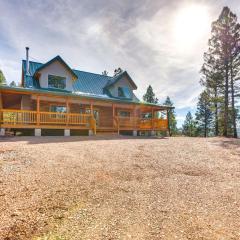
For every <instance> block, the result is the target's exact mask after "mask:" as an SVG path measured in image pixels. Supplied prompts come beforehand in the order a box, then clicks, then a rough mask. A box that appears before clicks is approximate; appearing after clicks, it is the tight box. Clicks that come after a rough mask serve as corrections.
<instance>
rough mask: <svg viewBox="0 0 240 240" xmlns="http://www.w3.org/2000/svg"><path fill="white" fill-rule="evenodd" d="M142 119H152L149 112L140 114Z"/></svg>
mask: <svg viewBox="0 0 240 240" xmlns="http://www.w3.org/2000/svg"><path fill="white" fill-rule="evenodd" d="M141 116H142V119H150V118H152V113H151V112H146V113H142V114H141Z"/></svg>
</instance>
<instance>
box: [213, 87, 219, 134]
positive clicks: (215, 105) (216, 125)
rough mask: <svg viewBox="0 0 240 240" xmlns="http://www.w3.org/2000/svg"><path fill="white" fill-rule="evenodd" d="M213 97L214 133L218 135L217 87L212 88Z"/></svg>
mask: <svg viewBox="0 0 240 240" xmlns="http://www.w3.org/2000/svg"><path fill="white" fill-rule="evenodd" d="M214 97H215V103H214V108H215V113H214V114H215V135H216V136H218V135H219V127H218V103H217V97H218V92H217V87H216V89H214Z"/></svg>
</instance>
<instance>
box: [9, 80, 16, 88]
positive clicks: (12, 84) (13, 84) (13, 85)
mask: <svg viewBox="0 0 240 240" xmlns="http://www.w3.org/2000/svg"><path fill="white" fill-rule="evenodd" d="M9 86H10V87H16V86H17V84H16V83H15V82H14V81H12V82H11V83H10V84H9Z"/></svg>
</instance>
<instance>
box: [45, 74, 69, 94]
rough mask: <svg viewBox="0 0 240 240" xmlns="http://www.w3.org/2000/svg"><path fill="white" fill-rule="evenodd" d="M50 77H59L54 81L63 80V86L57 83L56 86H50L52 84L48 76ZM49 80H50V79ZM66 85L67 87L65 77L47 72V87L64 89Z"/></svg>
mask: <svg viewBox="0 0 240 240" xmlns="http://www.w3.org/2000/svg"><path fill="white" fill-rule="evenodd" d="M50 77H55V78H60V79H58V80H56V79H55V81H60V80H64V88H62V87H59V85H57V86H52V85H50V83H49V80H50V79H49V78H50ZM50 81H51V80H50ZM66 87H67V78H66V77H62V76H58V75H53V74H48V88H52V89H60V90H64V89H66Z"/></svg>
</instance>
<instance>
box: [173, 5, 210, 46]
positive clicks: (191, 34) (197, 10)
mask: <svg viewBox="0 0 240 240" xmlns="http://www.w3.org/2000/svg"><path fill="white" fill-rule="evenodd" d="M210 24H211V21H210V17H209V13H208V9H207V7H206V6H203V5H190V6H186V7H184V8H181V9H180V10H179V11H178V12H177V13H176V17H175V22H174V26H173V31H174V37H175V38H176V40H177V42H178V44H179V45H180V47H188V46H189V47H190V46H191V45H195V44H196V43H197V41H198V40H199V39H200V38H201V37H202V36H204V34H205V33H207V32H208V29H209V26H210Z"/></svg>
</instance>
